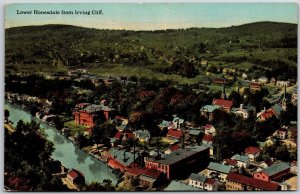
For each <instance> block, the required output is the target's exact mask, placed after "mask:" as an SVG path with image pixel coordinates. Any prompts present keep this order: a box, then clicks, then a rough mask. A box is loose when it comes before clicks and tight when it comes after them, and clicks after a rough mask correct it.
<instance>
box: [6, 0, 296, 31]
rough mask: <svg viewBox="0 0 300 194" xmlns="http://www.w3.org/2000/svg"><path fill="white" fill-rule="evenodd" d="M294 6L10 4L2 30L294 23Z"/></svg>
mask: <svg viewBox="0 0 300 194" xmlns="http://www.w3.org/2000/svg"><path fill="white" fill-rule="evenodd" d="M35 9H36V10H41V11H46V10H58V11H61V10H70V11H75V10H80V11H82V10H85V11H92V10H102V11H103V15H33V14H32V15H17V10H19V11H21V10H22V11H32V10H35ZM297 18H298V10H297V4H296V3H161V4H151V3H144V4H137V3H135V4H133V3H132V4H129V3H127V4H121V3H118V4H107V3H106V4H104V3H103V4H101V3H98V4H78V3H77V4H9V5H7V6H6V9H5V27H6V28H9V27H15V26H27V25H43V24H70V25H76V26H83V27H93V28H99V29H129V30H155V29H169V28H175V29H176V28H189V27H227V26H231V25H240V24H244V23H250V22H257V21H276V22H288V23H297Z"/></svg>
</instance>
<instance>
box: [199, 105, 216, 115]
mask: <svg viewBox="0 0 300 194" xmlns="http://www.w3.org/2000/svg"><path fill="white" fill-rule="evenodd" d="M217 109H220V106H218V105H205V106H203V107H202V108H201V111H207V112H210V113H211V112H213V111H214V110H217Z"/></svg>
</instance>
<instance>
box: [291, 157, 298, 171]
mask: <svg viewBox="0 0 300 194" xmlns="http://www.w3.org/2000/svg"><path fill="white" fill-rule="evenodd" d="M290 171H291V173H294V174H297V173H298V167H297V161H296V160H293V161H292V162H291V168H290Z"/></svg>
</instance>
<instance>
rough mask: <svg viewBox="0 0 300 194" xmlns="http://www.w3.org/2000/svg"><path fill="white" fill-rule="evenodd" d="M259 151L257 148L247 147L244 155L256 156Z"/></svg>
mask: <svg viewBox="0 0 300 194" xmlns="http://www.w3.org/2000/svg"><path fill="white" fill-rule="evenodd" d="M260 151H261V150H260V149H259V148H256V147H252V146H251V147H247V148H246V149H245V153H246V154H256V153H258V152H260Z"/></svg>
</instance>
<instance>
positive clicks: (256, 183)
mask: <svg viewBox="0 0 300 194" xmlns="http://www.w3.org/2000/svg"><path fill="white" fill-rule="evenodd" d="M226 179H227V180H229V181H234V182H237V183H240V184H243V185H247V186H252V187H255V188H258V189H261V190H264V191H276V190H278V186H279V185H278V184H277V183H275V182H268V181H263V180H259V179H255V178H251V177H246V176H243V175H240V174H235V173H232V172H231V173H229V174H228V176H227V178H226Z"/></svg>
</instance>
